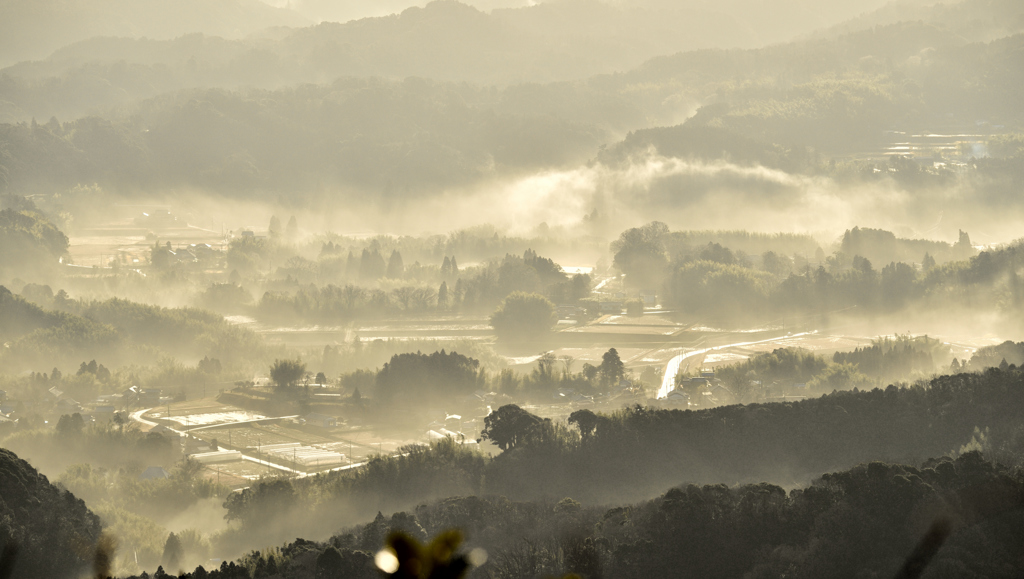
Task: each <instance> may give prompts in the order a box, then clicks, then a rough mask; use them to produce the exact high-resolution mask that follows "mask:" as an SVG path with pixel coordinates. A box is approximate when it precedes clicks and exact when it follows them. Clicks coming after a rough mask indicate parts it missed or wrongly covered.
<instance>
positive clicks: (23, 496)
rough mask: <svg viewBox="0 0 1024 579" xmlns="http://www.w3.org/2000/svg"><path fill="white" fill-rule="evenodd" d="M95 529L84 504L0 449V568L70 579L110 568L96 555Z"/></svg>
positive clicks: (16, 573) (95, 519) (10, 572)
mask: <svg viewBox="0 0 1024 579" xmlns="http://www.w3.org/2000/svg"><path fill="white" fill-rule="evenodd" d="M100 531H101V527H100V520H99V518H98V517H97V516H96V515H94V514H93V513H92V512H91V511H90V510H89V509H88V508H87V507H86V506H85V503H83V502H82V501H81V500H80V499H78V498H75V496H74V495H73V494H71V493H70V492H68V491H67V490H62V489H60V488H58V487H55V486H54V485H52V484H50V481H48V480H47V479H46V477H45V476H43V475H41V474H39V473H38V472H36V470H35V469H34V468H32V466H30V465H29V464H28V463H27V462H25V461H24V460H21V459H20V458H18V457H17V456H16V455H15V454H14V453H13V452H11V451H9V450H6V449H3V448H0V550H2V553H3V555H0V561H2V563H0V569H2V570H3V571H4V572H5V573H7V575H6V576H7V577H31V578H40V579H42V578H43V577H53V578H55V579H64V578H66V579H71V578H75V577H80V576H81V574H82V573H83V572H89V571H92V570H93V569H94V568H96V569H97V571H98V572H100V573H102V572H103V571H104V570H109V569H110V566H109V562H108V563H103V562H100V561H99V560H98V558H99V557H100V555H98V554H97V548H98V547H99V541H100V540H101V537H100ZM109 547H110V545H109V544H107V545H106V546H105V547H104V548H106V549H109ZM94 565H96V567H94Z"/></svg>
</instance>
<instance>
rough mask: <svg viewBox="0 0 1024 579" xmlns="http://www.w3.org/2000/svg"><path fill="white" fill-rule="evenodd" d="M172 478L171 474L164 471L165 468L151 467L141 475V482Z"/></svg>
mask: <svg viewBox="0 0 1024 579" xmlns="http://www.w3.org/2000/svg"><path fill="white" fill-rule="evenodd" d="M170 477H171V473H169V472H167V471H166V470H164V468H163V467H160V466H151V467H149V468H147V469H146V470H144V471H142V474H140V475H139V480H157V479H162V478H170Z"/></svg>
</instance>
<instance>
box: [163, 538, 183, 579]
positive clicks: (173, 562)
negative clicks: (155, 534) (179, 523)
mask: <svg viewBox="0 0 1024 579" xmlns="http://www.w3.org/2000/svg"><path fill="white" fill-rule="evenodd" d="M183 554H184V553H183V549H182V548H181V541H180V540H179V539H178V536H177V535H175V534H174V533H171V534H170V535H167V542H166V543H164V555H163V557H161V558H160V560H161V561H162V562H163V566H164V567H167V568H168V569H170V570H171V572H172V573H173V572H174V570H175V569H177V568H178V567H179V566H180V565H181V557H182V555H183Z"/></svg>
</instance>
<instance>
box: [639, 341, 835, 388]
mask: <svg viewBox="0 0 1024 579" xmlns="http://www.w3.org/2000/svg"><path fill="white" fill-rule="evenodd" d="M817 333H818V331H817V330H814V331H813V332H800V333H799V334H787V335H785V336H778V337H775V338H768V339H767V340H755V341H753V342H736V343H735V344H725V345H722V346H715V347H713V348H703V349H699V350H693V351H690V352H686V353H685V354H679V355H678V356H674V357H673V358H672V359H671V360H669V361H668V364H666V365H665V374H664V375H663V376H662V379H661V388H659V389H658V399H659V400H660V399H662V398H666V397H667V396H668V395H669V393H671V392H672V390H674V389H675V387H676V374H678V373H679V366H680V365H682V363H683V360H686V359H687V358H693V357H695V356H700V355H703V354H707V353H708V352H714V351H716V350H724V349H726V348H737V347H742V346H753V345H754V344H766V343H769V342H777V341H779V340H792V339H793V338H801V337H803V336H811V335H814V334H817Z"/></svg>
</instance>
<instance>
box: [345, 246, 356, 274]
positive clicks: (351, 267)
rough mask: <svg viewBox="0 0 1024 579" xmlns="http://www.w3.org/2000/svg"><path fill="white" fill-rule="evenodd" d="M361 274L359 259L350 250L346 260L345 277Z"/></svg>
mask: <svg viewBox="0 0 1024 579" xmlns="http://www.w3.org/2000/svg"><path fill="white" fill-rule="evenodd" d="M358 275H359V260H357V259H356V256H355V255H353V254H352V252H351V251H350V252H348V259H347V260H345V277H347V278H348V279H355V278H356V277H357V276H358Z"/></svg>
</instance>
